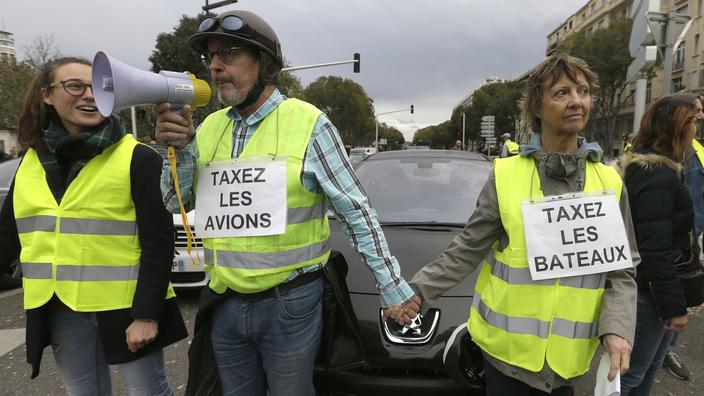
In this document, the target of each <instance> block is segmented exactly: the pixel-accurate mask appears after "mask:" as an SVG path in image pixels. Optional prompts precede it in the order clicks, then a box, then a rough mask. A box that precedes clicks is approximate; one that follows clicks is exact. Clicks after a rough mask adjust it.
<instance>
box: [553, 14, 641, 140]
mask: <svg viewBox="0 0 704 396" xmlns="http://www.w3.org/2000/svg"><path fill="white" fill-rule="evenodd" d="M632 25H633V21H632V20H631V19H627V18H620V19H617V20H614V21H612V22H611V23H610V24H609V26H608V27H607V28H605V29H598V30H595V31H593V32H592V33H588V32H586V31H585V30H584V29H582V30H580V31H579V32H577V33H574V34H572V35H570V36H569V37H568V38H567V39H566V40H565V42H564V43H563V45H562V47H561V50H562V51H565V52H567V53H569V54H570V55H573V56H576V57H579V58H582V59H584V60H585V61H586V62H587V64H589V66H590V67H591V69H592V70H593V71H594V72H595V73H596V74H597V75H598V76H599V92H598V95H597V96H596V97H595V99H594V101H593V103H592V111H591V122H590V123H589V125H588V127H587V131H586V133H587V135H588V137H589V139H590V140H596V141H597V142H599V143H600V144H601V146H602V147H603V148H604V151H605V152H607V153H610V152H612V148H613V147H614V145H615V144H619V145H620V144H621V143H620V142H621V140H620V136H616V135H617V134H616V119H617V117H618V114H619V112H620V111H621V110H622V109H623V107H624V105H625V104H626V102H627V100H628V98H629V95H624V92H625V91H626V88H627V87H628V81H627V80H626V72H627V70H628V66H629V65H630V64H631V61H632V58H631V55H630V52H629V50H628V42H629V40H630V35H631V28H632Z"/></svg>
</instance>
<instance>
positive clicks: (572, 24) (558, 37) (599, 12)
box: [546, 0, 633, 56]
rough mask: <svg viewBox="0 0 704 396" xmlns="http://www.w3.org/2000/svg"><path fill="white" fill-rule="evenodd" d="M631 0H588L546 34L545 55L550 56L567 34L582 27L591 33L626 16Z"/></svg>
mask: <svg viewBox="0 0 704 396" xmlns="http://www.w3.org/2000/svg"><path fill="white" fill-rule="evenodd" d="M632 3H633V1H632V0H590V1H588V2H587V4H585V5H584V6H582V8H580V9H579V10H578V11H577V12H575V13H574V14H572V15H570V16H569V17H568V18H567V19H566V20H565V21H564V22H562V23H561V24H560V25H559V26H558V27H557V28H556V29H555V30H553V31H552V32H550V34H548V47H547V50H546V55H548V56H550V55H552V54H553V52H555V50H556V49H557V48H558V47H559V46H560V43H562V42H563V41H564V40H565V38H567V36H569V35H570V34H572V33H574V32H578V31H580V30H582V29H586V30H587V33H591V32H592V31H594V30H595V29H602V28H605V27H607V26H609V22H610V21H613V20H615V19H618V18H625V17H628V16H629V15H630V14H629V13H630V8H631V4H632Z"/></svg>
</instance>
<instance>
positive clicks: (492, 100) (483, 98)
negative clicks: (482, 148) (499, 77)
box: [459, 81, 523, 140]
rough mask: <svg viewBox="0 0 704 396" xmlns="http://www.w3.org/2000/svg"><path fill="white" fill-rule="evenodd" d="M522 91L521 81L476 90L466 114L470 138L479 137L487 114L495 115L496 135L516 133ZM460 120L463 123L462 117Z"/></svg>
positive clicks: (475, 138) (501, 83) (490, 85)
mask: <svg viewBox="0 0 704 396" xmlns="http://www.w3.org/2000/svg"><path fill="white" fill-rule="evenodd" d="M522 91H523V83H522V82H520V81H509V82H500V83H495V84H489V85H485V86H483V87H481V88H479V89H477V90H476V91H474V94H473V96H472V105H471V106H470V108H469V109H468V110H469V111H468V112H467V114H466V118H467V119H466V127H467V131H468V135H469V139H471V140H477V139H478V138H479V136H480V131H481V119H482V117H483V116H485V115H493V116H494V118H495V119H494V133H495V136H499V135H501V134H503V133H506V132H508V133H511V134H515V132H516V131H515V128H516V127H515V125H516V120H518V119H519V118H520V113H521V111H520V109H519V108H518V100H519V99H520V98H521V93H522ZM460 117H461V114H460ZM459 122H460V124H461V122H462V120H461V118H460V120H459Z"/></svg>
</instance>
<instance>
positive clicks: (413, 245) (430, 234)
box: [330, 219, 474, 297]
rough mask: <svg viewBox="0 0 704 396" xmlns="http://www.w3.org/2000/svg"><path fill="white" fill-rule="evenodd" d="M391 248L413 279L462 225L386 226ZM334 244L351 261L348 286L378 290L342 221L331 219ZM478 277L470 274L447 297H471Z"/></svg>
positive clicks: (353, 290) (355, 290) (354, 289)
mask: <svg viewBox="0 0 704 396" xmlns="http://www.w3.org/2000/svg"><path fill="white" fill-rule="evenodd" d="M382 228H383V230H384V234H385V236H386V241H387V242H388V244H389V250H390V251H391V254H393V255H394V256H395V257H396V259H397V260H398V262H399V265H400V266H401V275H402V276H403V277H404V278H405V279H406V280H407V281H410V280H411V279H412V278H413V275H414V274H415V273H416V272H418V271H419V270H420V269H421V268H423V266H425V265H426V264H428V263H430V262H431V261H433V260H435V259H436V258H437V257H438V256H439V255H440V253H442V251H443V250H445V248H447V246H448V245H449V244H450V242H451V241H452V239H453V238H454V237H455V235H457V234H458V233H459V232H460V231H462V227H461V226H458V227H448V226H433V227H428V226H417V225H413V226H399V225H396V226H393V227H382ZM330 232H331V233H330V242H331V248H332V249H333V250H337V251H339V252H340V253H342V254H343V255H344V257H345V260H346V261H347V265H348V267H349V271H348V274H347V287H348V288H349V291H350V292H351V293H364V294H378V290H377V288H376V280H375V279H374V276H373V275H372V272H371V271H370V270H369V268H368V267H367V266H366V265H364V263H363V262H362V260H361V258H360V256H359V254H357V253H356V252H355V251H354V249H352V247H351V246H350V244H349V242H347V238H346V237H345V235H344V233H343V232H342V229H341V228H340V224H339V222H337V221H336V220H334V219H330ZM473 278H474V277H467V278H466V279H465V280H463V281H462V282H461V283H460V284H458V285H457V286H455V287H454V288H452V289H451V290H449V291H448V292H447V293H444V296H447V297H467V296H471V295H472V294H473V290H474V282H473Z"/></svg>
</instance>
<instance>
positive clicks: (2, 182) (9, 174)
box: [0, 158, 22, 289]
mask: <svg viewBox="0 0 704 396" xmlns="http://www.w3.org/2000/svg"><path fill="white" fill-rule="evenodd" d="M20 161H21V159H20V158H15V159H11V160H9V161H5V162H2V163H0V208H1V207H2V205H3V203H4V202H5V197H6V196H7V191H8V190H9V189H10V183H12V179H13V178H14V177H15V172H16V171H17V167H18V166H20ZM8 277H9V278H10V279H8ZM21 277H22V271H21V270H20V266H19V262H17V261H15V263H13V265H12V266H11V268H10V273H9V274H0V289H4V288H12V287H18V286H19V283H18V281H19V280H20V278H21Z"/></svg>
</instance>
